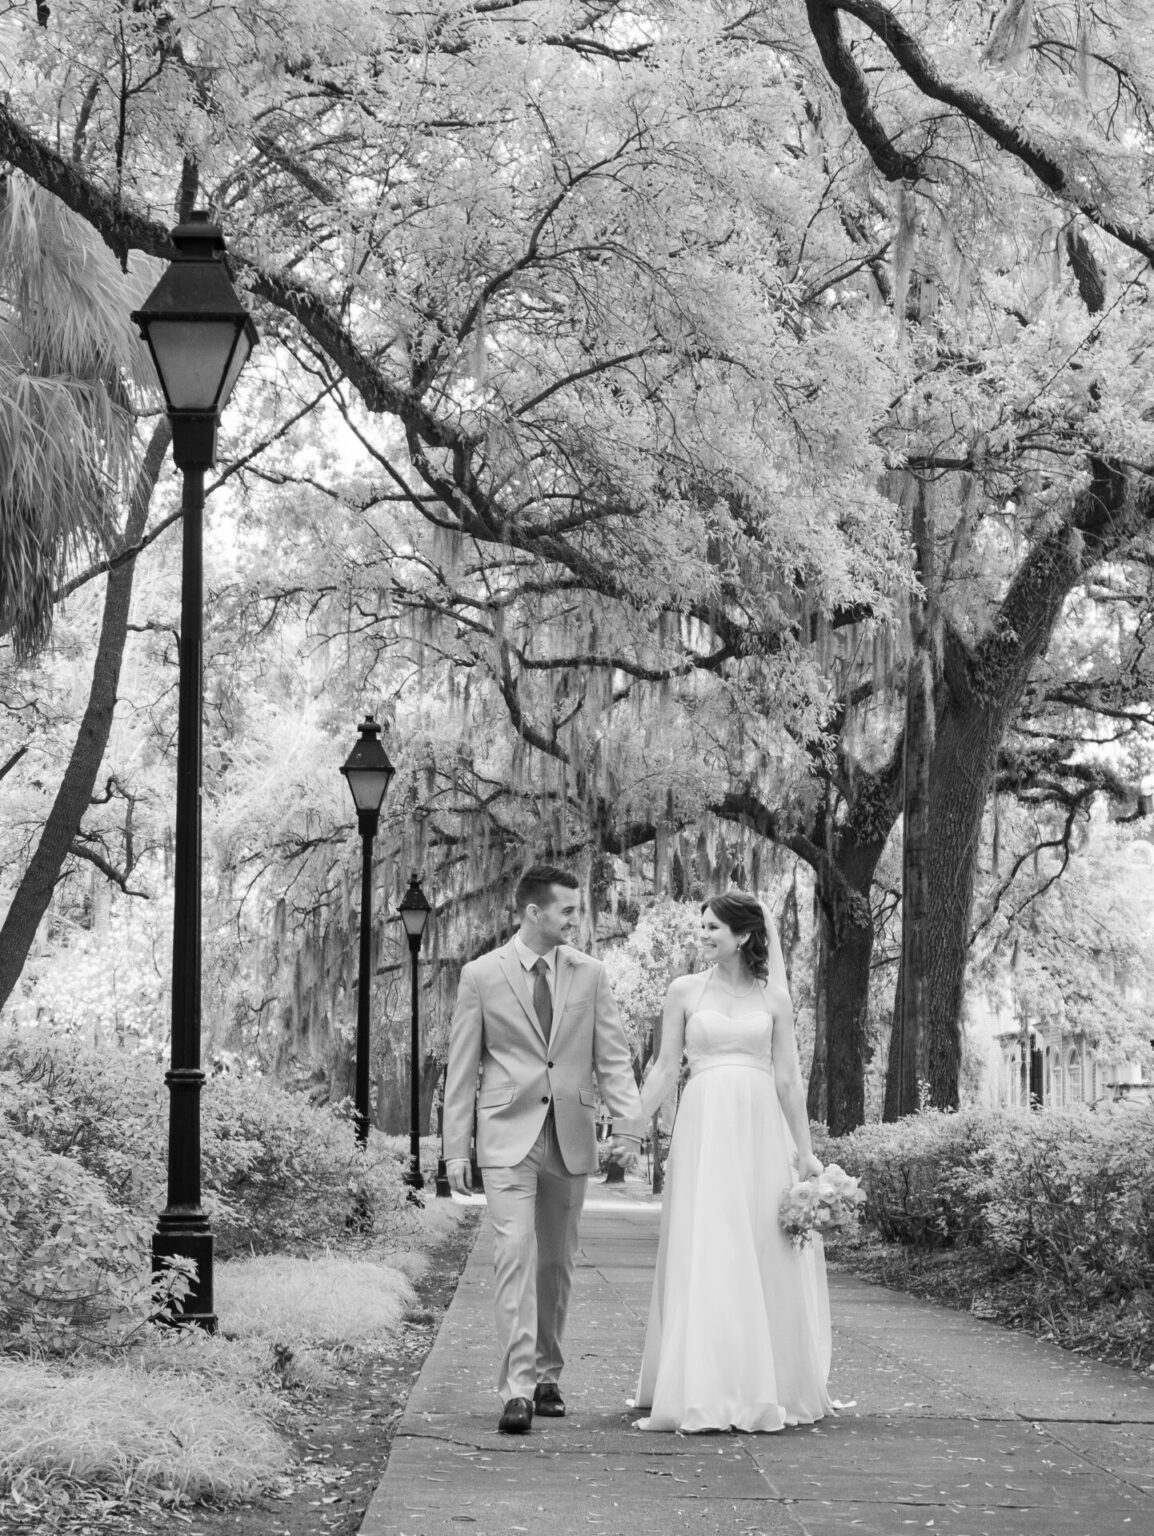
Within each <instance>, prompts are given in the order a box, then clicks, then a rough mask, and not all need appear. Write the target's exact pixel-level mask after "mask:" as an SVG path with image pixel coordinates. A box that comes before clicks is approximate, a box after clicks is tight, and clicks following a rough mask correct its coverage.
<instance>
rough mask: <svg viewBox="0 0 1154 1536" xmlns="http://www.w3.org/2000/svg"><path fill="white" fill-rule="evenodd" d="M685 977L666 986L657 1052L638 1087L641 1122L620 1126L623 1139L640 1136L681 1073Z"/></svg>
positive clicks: (689, 981)
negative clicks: (654, 1059) (659, 1044)
mask: <svg viewBox="0 0 1154 1536" xmlns="http://www.w3.org/2000/svg"><path fill="white" fill-rule="evenodd" d="M692 980H693V978H692V977H689V976H678V977H677V978H676V979H675V980H674V981H671V982H670V983H669V990H668V991H667V992H666V994H665V1007H664V1011H663V1012H662V1015H661V1049H660V1050H659V1051H658V1053H657V1059H656V1061H654V1062H651V1063H650V1066H649V1070H648V1072H647V1073H646V1075H645V1081H644V1082H643V1083H642V1085H641V1119H640V1121H638V1122H632V1123H630V1124H628V1125H623V1126H621V1127H620V1129H621V1132H622V1133H623V1134H624V1135H626V1136H644V1135H645V1133H646V1130H647V1129H648V1123H649V1121H650V1120H651V1119H652V1118H653V1116H654V1115H655V1114H656V1112H657V1110H658V1109H659V1108H660V1107H661V1105H662V1104H664V1103H665V1100H666V1099H667V1098H668V1097H669V1095H670V1093H671V1092H672V1090H673V1087H674V1085H675V1084H676V1082H677V1079H678V1077H679V1075H680V1073H681V1053H682V1052H683V1051H684V1049H685V994H686V991H687V989H688V987H689V986H690V984H691V983H692Z"/></svg>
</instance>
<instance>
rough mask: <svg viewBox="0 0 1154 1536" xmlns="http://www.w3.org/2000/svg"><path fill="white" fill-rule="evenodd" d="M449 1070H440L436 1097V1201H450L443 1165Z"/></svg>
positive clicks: (447, 1180)
mask: <svg viewBox="0 0 1154 1536" xmlns="http://www.w3.org/2000/svg"><path fill="white" fill-rule="evenodd" d="M448 1076H449V1068H448V1066H444V1067H442V1068H441V1087H440V1089H439V1091H438V1096H437V1182H436V1190H437V1198H438V1200H451V1199H452V1197H453V1187H452V1185H451V1184H450V1183H449V1170H448V1167H447V1165H446V1163H445V1140H444V1133H445V1084H446V1082H447V1081H448Z"/></svg>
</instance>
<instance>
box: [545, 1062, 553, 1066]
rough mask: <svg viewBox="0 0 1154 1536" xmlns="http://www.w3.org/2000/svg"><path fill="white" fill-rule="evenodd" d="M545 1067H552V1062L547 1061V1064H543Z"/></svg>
mask: <svg viewBox="0 0 1154 1536" xmlns="http://www.w3.org/2000/svg"><path fill="white" fill-rule="evenodd" d="M545 1065H546V1066H547V1067H552V1065H553V1063H552V1062H551V1061H547V1062H546V1063H545Z"/></svg>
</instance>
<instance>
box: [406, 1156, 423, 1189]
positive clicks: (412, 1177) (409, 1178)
mask: <svg viewBox="0 0 1154 1536" xmlns="http://www.w3.org/2000/svg"><path fill="white" fill-rule="evenodd" d="M404 1181H405V1183H406V1184H407V1185H408V1186H409V1188H410V1189H424V1187H425V1176H424V1174H423V1173H422V1172H421V1165H420V1163H419V1162H417V1161H416V1159H414V1160H413V1161H412V1162H411V1163H410V1164H409V1167H408V1169H407V1170H406V1172H405V1175H404Z"/></svg>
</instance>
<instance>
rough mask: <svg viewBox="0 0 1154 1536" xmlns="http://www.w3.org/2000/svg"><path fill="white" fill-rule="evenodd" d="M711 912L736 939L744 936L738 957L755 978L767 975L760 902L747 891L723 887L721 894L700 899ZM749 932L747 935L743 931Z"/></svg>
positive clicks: (762, 914)
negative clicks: (724, 890) (723, 890)
mask: <svg viewBox="0 0 1154 1536" xmlns="http://www.w3.org/2000/svg"><path fill="white" fill-rule="evenodd" d="M706 908H708V909H709V911H710V912H712V913H713V915H714V917H716V918H717V919H718V920H719V921H720V922H723V923H724V924H725V926H726V927H727V928H728V929H729V930H730V932H731V933H732V934H733V935H734V937H735V938H737V939H745V942H744V943H743V944H742V946H741V958H742V959H743V960H744V961H745V963H746V965H747V966H748V967H749V969H750V970H751V971H752V973H753V974H754V976H756V977H757V979H758V981H765V980H767V979H768V977H769V934H768V933H767V932H766V929H765V912H764V911H763V910H762V905H761V902H760V901H758V899H757V897H756V896H751V895H750V894H749V892H748V891H726V893H725V895H724V896H710V898H709V899H708V901H703V902H702V903H701V910H702V911H703V912H704V911H705V910H706ZM747 934H748V938H746V935H747Z"/></svg>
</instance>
